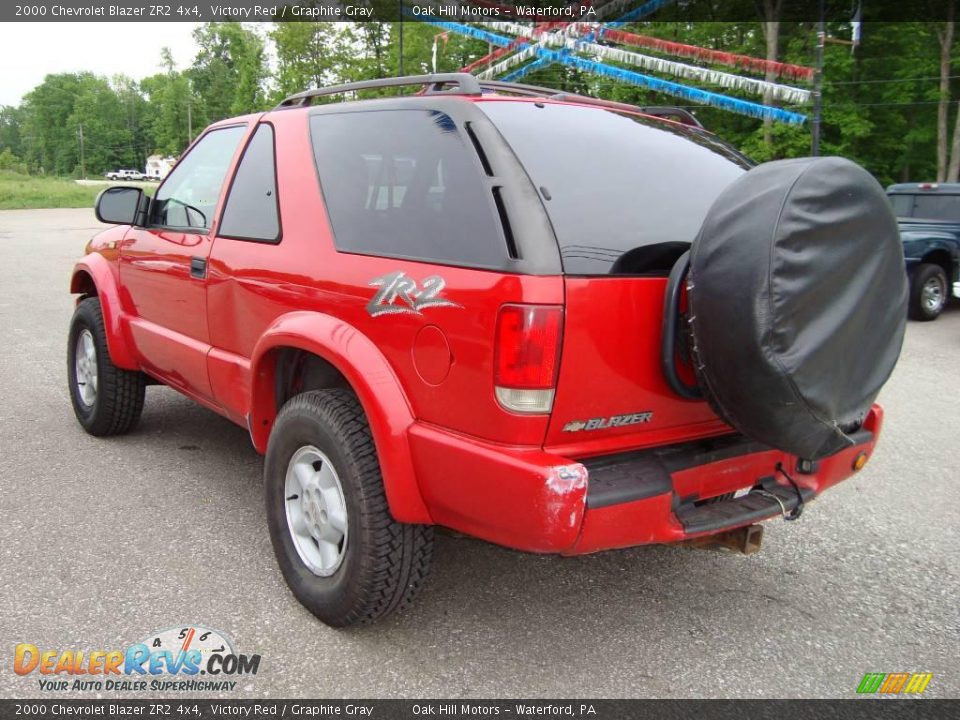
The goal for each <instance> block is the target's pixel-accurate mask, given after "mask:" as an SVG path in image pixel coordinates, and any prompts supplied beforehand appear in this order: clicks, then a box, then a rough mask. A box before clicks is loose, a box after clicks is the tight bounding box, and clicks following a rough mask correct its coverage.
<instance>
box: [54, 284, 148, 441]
mask: <svg viewBox="0 0 960 720" xmlns="http://www.w3.org/2000/svg"><path fill="white" fill-rule="evenodd" d="M67 382H68V384H69V386H70V400H71V402H72V403H73V412H74V414H75V415H76V416H77V420H78V421H79V422H80V424H81V425H82V426H83V429H84V430H86V431H87V432H88V433H90V434H91V435H95V436H97V437H105V436H108V435H121V434H123V433H125V432H128V431H130V430H131V429H133V427H134V426H135V425H136V424H137V421H138V420H139V419H140V413H141V412H142V411H143V398H144V393H145V390H146V378H145V377H144V375H143V373H140V372H132V371H130V370H123V369H122V368H118V367H117V366H116V365H114V364H113V362H112V361H111V360H110V351H109V350H108V349H107V335H106V331H105V330H104V325H103V312H102V311H101V309H100V300H99V299H97V298H95V297H90V298H86V299H84V300H81V301H80V303H78V304H77V309H76V310H75V311H74V313H73V319H72V320H71V321H70V332H69V335H68V337H67Z"/></svg>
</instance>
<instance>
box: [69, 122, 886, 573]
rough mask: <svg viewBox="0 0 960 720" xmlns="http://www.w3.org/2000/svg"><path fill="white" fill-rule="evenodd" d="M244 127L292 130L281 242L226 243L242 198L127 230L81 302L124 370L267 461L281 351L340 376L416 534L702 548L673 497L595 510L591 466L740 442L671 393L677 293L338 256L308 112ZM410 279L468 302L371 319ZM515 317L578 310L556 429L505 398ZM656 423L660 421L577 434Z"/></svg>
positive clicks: (566, 549)
mask: <svg viewBox="0 0 960 720" xmlns="http://www.w3.org/2000/svg"><path fill="white" fill-rule="evenodd" d="M239 121H240V122H244V123H247V124H248V125H249V128H248V130H249V132H248V133H247V137H249V136H250V134H251V133H252V131H253V127H254V126H255V124H256V122H258V121H265V122H269V123H271V124H272V125H273V126H274V128H275V136H276V162H277V178H278V185H277V191H278V196H279V202H280V216H281V218H282V237H281V240H280V242H279V243H276V244H270V243H260V242H247V241H242V240H235V239H230V238H225V237H219V236H217V227H218V225H219V221H220V216H219V215H220V213H221V212H222V206H223V202H224V197H225V194H226V190H224V192H223V193H222V194H221V197H220V205H219V208H218V211H217V216H216V217H215V218H214V221H213V223H212V228H211V231H210V233H209V234H207V235H197V234H187V233H180V232H171V231H166V230H158V229H144V228H126V227H119V228H112V229H110V230H107V231H105V232H104V233H102V234H101V235H99V236H98V237H97V238H96V239H95V240H94V241H92V242H91V244H90V246H89V247H88V255H87V256H86V257H85V258H84V259H83V260H82V261H81V262H80V263H79V264H78V266H77V269H76V271H75V275H74V280H73V283H72V287H71V289H72V291H73V292H80V293H87V294H89V293H91V292H96V293H97V294H98V295H99V296H100V299H101V305H102V307H103V312H104V319H105V321H106V324H107V328H108V341H109V350H110V355H111V358H112V359H113V361H114V362H115V363H116V364H118V365H119V366H121V367H125V368H129V369H136V368H140V369H142V370H144V371H145V372H147V373H149V374H150V375H152V376H154V377H155V378H157V379H159V380H161V381H163V382H164V383H167V384H169V385H171V386H172V387H175V388H176V389H178V390H180V391H181V392H183V393H185V394H187V395H188V396H190V397H192V398H194V399H195V400H197V401H198V402H201V403H203V404H204V405H206V406H207V407H210V408H212V409H213V410H215V411H217V412H219V413H221V414H223V415H225V416H226V417H228V418H230V419H231V420H233V421H234V422H236V423H238V424H241V425H245V426H246V427H248V429H249V430H250V434H251V438H252V440H253V443H254V445H255V446H256V448H257V449H258V451H260V452H264V451H265V449H266V446H267V441H268V438H269V432H270V428H271V426H272V423H273V420H274V417H275V415H276V412H277V409H278V408H277V407H276V401H275V398H276V395H275V393H276V388H275V374H274V373H275V366H276V360H277V357H278V351H279V350H280V349H282V348H297V349H300V350H303V351H306V352H308V353H311V354H313V355H316V356H318V357H320V358H322V359H324V360H325V361H327V362H328V363H329V364H330V365H332V366H333V367H334V368H336V369H337V370H338V371H339V372H340V373H341V374H342V376H343V377H344V378H346V380H347V382H349V384H350V385H351V387H352V388H353V389H354V391H355V392H356V394H357V396H358V398H359V400H360V402H361V404H362V405H363V408H364V410H365V411H366V415H367V418H368V420H369V422H370V426H371V430H372V434H373V437H374V440H375V443H376V446H377V452H378V456H379V459H380V463H381V466H382V471H383V477H384V483H385V487H386V491H387V497H388V500H389V503H390V508H391V512H392V513H393V515H394V517H396V518H397V519H398V520H400V521H404V522H416V523H437V524H441V525H445V526H448V527H451V528H454V529H457V530H460V531H463V532H465V533H468V534H471V535H474V536H477V537H480V538H484V539H487V540H490V541H493V542H496V543H500V544H503V545H507V546H510V547H514V548H518V549H522V550H529V551H534V552H555V553H565V554H575V553H587V552H594V551H597V550H602V549H606V548H613V547H624V546H629V545H636V544H642V543H651V542H672V541H677V540H682V539H684V538H685V534H684V532H683V529H682V527H681V526H680V524H679V522H678V521H677V519H676V517H675V515H674V512H673V508H672V495H671V494H670V493H667V494H664V495H659V496H656V497H652V498H648V499H645V500H640V501H635V502H630V503H623V504H620V505H613V506H609V507H605V508H600V509H593V510H588V509H587V502H586V501H587V494H588V489H589V476H588V472H587V470H586V468H585V467H584V466H583V465H581V464H580V463H579V462H577V461H578V460H580V459H584V458H589V457H592V456H597V455H604V454H609V453H614V452H620V451H625V450H634V449H640V448H647V447H654V446H660V445H667V444H676V443H678V442H682V441H686V440H690V439H694V438H701V437H708V436H714V435H720V434H725V433H729V432H731V430H730V428H729V427H727V426H726V425H725V424H724V423H722V422H721V421H720V420H719V419H717V417H716V416H715V415H714V414H713V413H712V412H711V410H710V409H709V407H708V406H707V405H706V403H691V402H687V401H684V400H682V399H680V398H678V397H676V396H674V395H673V394H672V393H671V392H670V390H669V389H668V388H667V386H666V384H665V383H664V381H663V379H662V378H661V375H660V369H659V364H658V353H659V344H660V318H661V314H662V304H663V292H664V284H665V281H664V280H663V279H654V278H611V277H604V278H574V277H568V278H564V277H563V276H560V275H540V276H537V275H519V274H512V273H502V272H493V271H487V270H477V269H468V268H460V267H448V266H442V267H441V266H436V265H432V264H429V263H425V262H416V261H410V260H399V259H390V258H382V257H373V256H366V255H359V254H349V253H344V252H338V251H337V250H336V248H335V247H334V243H333V238H332V235H331V230H330V224H329V222H328V220H327V215H326V211H325V208H324V203H323V196H322V194H321V192H320V188H319V181H318V178H317V173H316V170H315V168H314V164H313V159H312V149H311V146H310V138H309V132H308V126H307V115H306V113H305V112H303V111H299V110H290V111H282V112H275V113H270V114H268V115H266V116H263V117H259V116H251V117H247V118H241V119H240V120H239ZM227 122H228V123H229V124H236V123H237V122H238V121H237V120H232V121H227ZM241 148H242V144H241ZM239 156H240V150H239V149H238V151H237V153H236V156H235V157H234V160H233V165H232V166H231V170H230V173H229V174H228V178H229V177H230V176H232V173H233V172H234V169H235V165H236V163H237V161H238V157H239ZM226 186H227V184H225V187H226ZM455 230H456V229H455V228H454V229H451V231H455ZM197 257H200V258H204V259H206V260H207V261H208V263H207V274H206V277H205V278H202V279H198V278H196V277H192V276H191V273H190V262H191V258H197ZM396 272H403V273H405V274H406V276H407V277H409V278H410V279H412V280H414V281H416V282H418V283H422V282H423V281H424V280H425V279H426V278H428V277H429V276H431V275H437V274H441V275H442V277H443V279H444V280H445V282H446V285H445V288H444V290H443V297H444V298H445V299H446V300H448V301H450V302H452V303H454V306H446V307H433V308H428V309H427V310H426V311H424V312H423V313H403V314H392V315H383V316H373V315H372V314H371V311H370V308H369V307H368V304H369V303H370V302H371V300H372V298H373V297H374V295H375V293H376V291H377V287H376V286H375V285H374V284H373V281H374V280H376V279H377V278H379V277H381V276H384V275H386V274H389V273H396ZM507 303H530V304H544V305H560V306H564V308H565V309H564V327H563V344H562V352H561V364H560V372H559V378H558V381H557V390H556V396H555V401H554V408H553V412H552V415H546V414H530V415H524V414H519V413H513V412H509V411H507V410H505V409H504V408H503V407H501V406H500V404H499V403H498V401H497V399H496V397H495V394H494V383H493V375H494V331H495V324H496V318H497V313H498V311H499V309H500V307H501V306H502V305H504V304H507ZM646 412H649V413H652V415H651V417H650V418H649V421H647V422H643V423H637V424H630V425H624V426H614V427H608V428H606V429H598V430H583V431H579V432H570V431H565V430H564V428H565V427H566V426H567V424H568V423H571V422H576V421H582V420H587V419H590V418H607V417H610V416H615V415H629V414H634V413H646ZM881 417H882V416H881V413H880V410H879V408H877V407H875V408H874V410H873V412H872V413H871V415H870V416H869V417H868V420H867V424H866V429H867V430H869V431H871V432H872V433H873V435H872V440H871V441H870V442H869V443H868V444H865V445H863V446H860V447H857V448H853V449H850V450H847V451H845V452H842V453H839V454H838V455H835V456H833V457H831V458H828V459H827V460H824V461H822V462H821V463H820V466H819V469H818V470H817V471H816V472H815V473H813V474H810V475H802V476H798V478H797V480H798V482H801V483H802V484H805V485H807V486H809V487H810V488H811V489H813V490H814V491H815V492H817V493H819V492H821V491H822V490H823V489H825V488H826V487H829V486H830V485H833V484H835V483H836V482H838V481H840V480H842V479H843V478H845V477H847V476H849V475H850V474H851V473H852V472H853V470H852V462H853V458H854V457H855V456H856V455H857V453H859V452H861V451H866V452H871V451H872V448H873V443H874V442H875V441H876V437H877V434H878V432H879V429H880V424H881ZM778 461H779V462H783V463H784V466H785V467H793V466H795V465H796V460H795V459H794V458H787V457H785V456H784V455H783V454H782V453H780V452H778V451H769V452H762V453H756V454H753V455H747V456H741V457H737V458H733V459H729V460H724V461H722V462H717V463H712V464H710V465H703V466H699V467H695V468H691V469H688V470H685V471H682V472H678V473H675V474H674V475H673V476H672V478H671V479H672V482H673V493H674V494H676V495H677V496H682V497H687V496H693V497H710V496H713V495H719V494H723V493H727V492H731V491H733V490H736V489H739V488H742V487H745V486H749V485H751V484H753V482H755V481H756V480H757V479H758V478H760V477H764V476H769V475H771V469H772V468H773V467H774V465H775V464H776V463H777V462H778Z"/></svg>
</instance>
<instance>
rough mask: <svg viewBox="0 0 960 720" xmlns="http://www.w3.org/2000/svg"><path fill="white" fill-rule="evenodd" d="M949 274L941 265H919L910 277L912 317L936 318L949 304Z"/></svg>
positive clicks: (917, 318)
mask: <svg viewBox="0 0 960 720" xmlns="http://www.w3.org/2000/svg"><path fill="white" fill-rule="evenodd" d="M947 287H948V286H947V274H946V273H945V272H944V271H943V268H942V267H940V266H939V265H933V264H929V263H924V264H922V265H918V266H917V267H916V268H915V269H914V271H913V273H912V274H911V277H910V306H909V307H910V318H911V319H913V320H921V321H930V320H936V319H937V318H938V317H939V316H940V313H941V312H943V308H944V307H946V305H947V298H948V297H949V296H948V291H947Z"/></svg>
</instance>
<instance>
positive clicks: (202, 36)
mask: <svg viewBox="0 0 960 720" xmlns="http://www.w3.org/2000/svg"><path fill="white" fill-rule="evenodd" d="M193 38H194V40H196V42H197V45H198V46H199V47H200V50H199V52H198V53H197V56H196V58H195V59H194V61H193V65H192V67H191V68H190V70H189V71H188V76H189V79H190V81H191V84H192V88H193V91H194V92H195V93H196V95H197V98H198V99H199V100H200V103H201V104H202V105H203V108H204V112H205V114H206V116H207V118H208V119H209V120H210V121H211V122H213V121H216V120H222V119H223V118H227V117H230V116H232V115H242V114H245V113H250V112H255V111H257V110H263V109H264V106H265V93H264V87H263V86H264V81H265V79H266V76H267V65H266V56H265V51H264V43H263V39H262V38H261V37H260V36H259V35H258V34H257V33H256V32H254V31H253V30H250V29H248V28H246V27H244V26H243V25H242V24H241V23H237V22H213V23H204V24H203V25H201V26H200V27H198V28H197V29H196V30H194V32H193Z"/></svg>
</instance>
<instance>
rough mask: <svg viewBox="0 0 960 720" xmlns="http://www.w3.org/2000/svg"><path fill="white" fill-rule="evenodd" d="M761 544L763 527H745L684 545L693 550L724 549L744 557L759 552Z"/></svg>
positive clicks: (701, 538) (694, 540)
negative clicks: (741, 554)
mask: <svg viewBox="0 0 960 720" xmlns="http://www.w3.org/2000/svg"><path fill="white" fill-rule="evenodd" d="M762 542H763V525H746V526H744V527H740V528H736V529H734V530H726V531H724V532H720V533H716V534H715V535H705V536H704V537H700V538H695V539H693V540H687V541H686V542H685V543H684V544H685V545H688V546H690V547H693V548H715V547H725V548H728V549H730V550H735V551H737V552H739V553H743V554H744V555H753V554H754V553H755V552H759V550H760V544H761V543H762Z"/></svg>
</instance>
